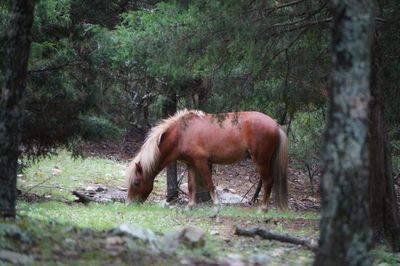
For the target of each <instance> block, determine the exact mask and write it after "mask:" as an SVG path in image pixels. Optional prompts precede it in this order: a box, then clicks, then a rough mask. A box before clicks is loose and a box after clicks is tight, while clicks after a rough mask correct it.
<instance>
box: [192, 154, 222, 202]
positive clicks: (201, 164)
mask: <svg viewBox="0 0 400 266" xmlns="http://www.w3.org/2000/svg"><path fill="white" fill-rule="evenodd" d="M195 165H196V168H197V170H198V171H199V172H200V174H201V176H202V177H203V179H204V184H205V185H206V188H207V190H208V192H209V193H210V196H211V199H212V201H213V204H214V205H218V204H219V200H218V196H217V193H216V192H215V187H214V183H213V181H212V177H211V173H210V169H209V167H208V162H207V160H201V161H197V162H196V163H195Z"/></svg>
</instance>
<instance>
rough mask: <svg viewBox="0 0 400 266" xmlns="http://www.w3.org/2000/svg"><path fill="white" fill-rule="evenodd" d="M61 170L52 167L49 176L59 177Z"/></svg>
mask: <svg viewBox="0 0 400 266" xmlns="http://www.w3.org/2000/svg"><path fill="white" fill-rule="evenodd" d="M61 172H62V171H61V169H59V168H58V167H57V166H56V167H54V168H53V169H51V174H52V175H53V176H58V175H60V174H61Z"/></svg>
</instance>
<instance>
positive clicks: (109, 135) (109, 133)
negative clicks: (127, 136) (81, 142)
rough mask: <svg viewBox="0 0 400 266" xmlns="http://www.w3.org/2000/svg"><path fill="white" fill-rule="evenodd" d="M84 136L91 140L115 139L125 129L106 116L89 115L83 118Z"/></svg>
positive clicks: (119, 136)
mask: <svg viewBox="0 0 400 266" xmlns="http://www.w3.org/2000/svg"><path fill="white" fill-rule="evenodd" d="M81 121H82V123H83V125H82V130H83V132H82V136H83V137H84V138H86V139H89V140H95V141H96V140H97V141H98V140H113V139H114V140H115V139H119V138H121V136H122V134H123V133H124V131H123V130H122V129H120V128H118V127H117V126H116V125H114V124H113V123H112V122H110V121H109V120H107V119H106V118H104V117H97V116H87V117H83V118H82V120H81Z"/></svg>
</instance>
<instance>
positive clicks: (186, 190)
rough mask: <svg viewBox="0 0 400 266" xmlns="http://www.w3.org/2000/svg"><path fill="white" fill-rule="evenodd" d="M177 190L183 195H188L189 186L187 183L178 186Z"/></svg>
mask: <svg viewBox="0 0 400 266" xmlns="http://www.w3.org/2000/svg"><path fill="white" fill-rule="evenodd" d="M179 188H180V190H181V191H182V192H183V193H184V194H186V195H189V185H188V183H187V182H186V183H183V184H182V185H180V187H179Z"/></svg>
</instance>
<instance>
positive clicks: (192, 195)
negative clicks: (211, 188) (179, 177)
mask: <svg viewBox="0 0 400 266" xmlns="http://www.w3.org/2000/svg"><path fill="white" fill-rule="evenodd" d="M187 168H188V191H189V196H188V198H189V203H188V206H189V208H192V207H193V206H194V204H195V203H196V187H195V186H196V180H195V178H196V170H195V168H194V167H193V166H191V165H187Z"/></svg>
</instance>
